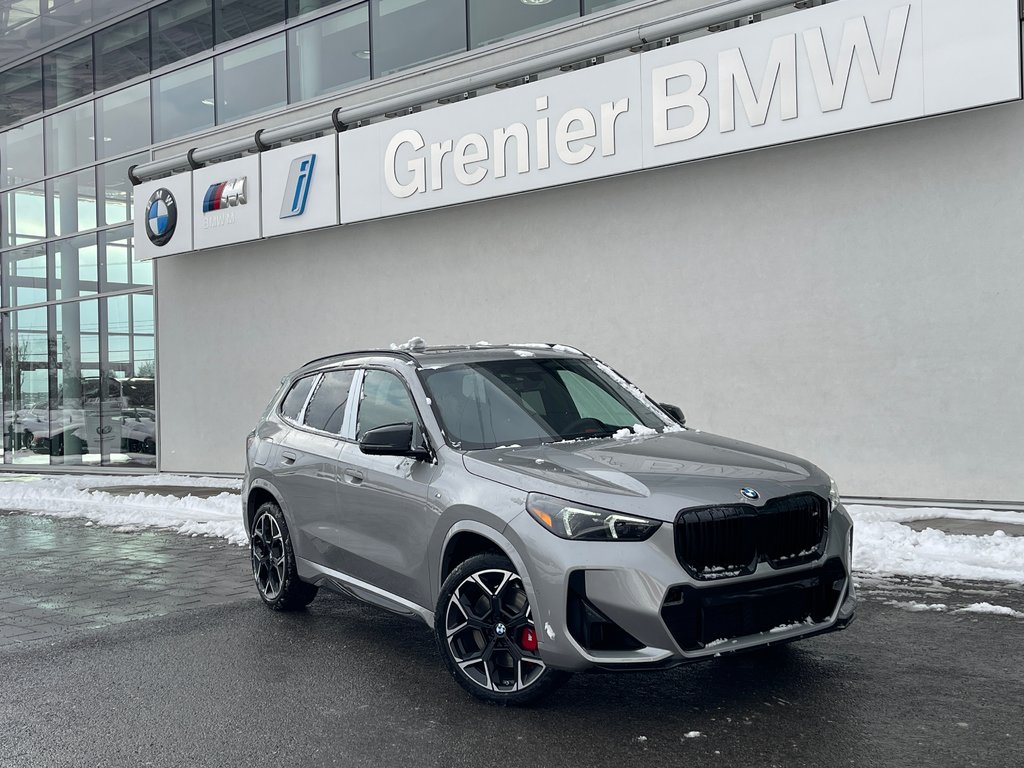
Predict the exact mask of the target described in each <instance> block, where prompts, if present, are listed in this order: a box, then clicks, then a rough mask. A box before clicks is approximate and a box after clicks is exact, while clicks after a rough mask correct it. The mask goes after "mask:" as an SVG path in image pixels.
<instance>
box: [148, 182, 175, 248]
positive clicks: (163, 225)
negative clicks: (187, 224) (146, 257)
mask: <svg viewBox="0 0 1024 768" xmlns="http://www.w3.org/2000/svg"><path fill="white" fill-rule="evenodd" d="M177 225H178V204H177V203H176V202H175V201H174V195H172V194H171V192H170V190H168V189H164V188H163V187H161V188H160V189H158V190H156V191H155V192H154V193H153V194H152V195H151V196H150V198H149V202H148V203H146V235H147V236H148V237H149V241H150V242H151V243H153V245H156V246H162V245H166V244H167V243H168V241H170V239H171V238H172V237H174V229H175V227H176V226H177Z"/></svg>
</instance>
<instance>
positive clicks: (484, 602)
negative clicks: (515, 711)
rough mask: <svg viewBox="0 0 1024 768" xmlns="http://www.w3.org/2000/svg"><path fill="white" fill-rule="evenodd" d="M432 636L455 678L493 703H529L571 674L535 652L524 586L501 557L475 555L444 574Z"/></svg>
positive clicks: (464, 686) (528, 605)
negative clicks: (547, 664) (558, 668)
mask: <svg viewBox="0 0 1024 768" xmlns="http://www.w3.org/2000/svg"><path fill="white" fill-rule="evenodd" d="M434 635H435V637H436V638H437V645H438V648H439V650H440V652H441V658H443V659H444V663H445V666H446V667H448V671H449V672H451V674H452V677H454V678H455V680H456V682H458V684H459V685H461V686H462V687H463V688H465V689H466V690H467V691H469V692H470V693H471V694H473V695H474V696H476V697H477V698H479V699H482V700H484V701H486V702H489V703H491V704H502V705H509V704H513V705H514V704H528V703H530V702H532V701H536V700H537V699H539V698H541V697H543V696H546V695H547V694H549V693H551V692H552V691H553V690H554V689H555V688H557V687H558V686H560V685H561V684H562V683H564V682H565V681H566V680H567V679H568V678H569V673H568V672H563V671H561V670H556V669H551V668H549V667H547V666H546V665H545V664H544V661H543V660H542V659H541V657H540V653H539V652H538V651H537V650H536V630H535V627H534V624H533V618H532V613H531V608H530V602H529V598H528V596H527V594H526V589H525V588H524V586H523V582H522V579H520V578H519V574H517V573H516V571H515V568H514V566H513V565H512V563H511V562H509V560H508V558H506V557H505V556H503V555H499V554H494V553H487V554H481V555H474V556H473V557H471V558H469V559H468V560H466V561H465V562H463V563H460V564H459V565H458V566H457V567H456V568H455V570H453V571H452V572H451V573H450V574H449V575H448V578H446V579H445V580H444V584H443V585H442V587H441V594H440V595H439V596H438V599H437V609H436V610H435V612H434ZM531 638H532V639H531ZM531 646H532V648H531Z"/></svg>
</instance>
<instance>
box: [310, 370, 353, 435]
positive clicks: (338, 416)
mask: <svg viewBox="0 0 1024 768" xmlns="http://www.w3.org/2000/svg"><path fill="white" fill-rule="evenodd" d="M354 376H355V371H354V370H348V371H328V372H327V373H325V374H324V376H323V379H321V380H320V384H319V385H318V386H317V388H316V392H314V393H313V397H312V398H311V399H310V401H309V405H308V406H307V407H306V416H305V422H304V423H305V425H306V426H307V427H311V428H312V429H319V430H321V431H323V432H330V433H331V434H334V435H337V434H340V433H341V428H342V425H343V424H344V421H345V406H346V405H347V404H348V392H349V389H351V387H352V379H353V377H354Z"/></svg>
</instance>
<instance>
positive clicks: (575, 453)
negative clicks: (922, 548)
mask: <svg viewBox="0 0 1024 768" xmlns="http://www.w3.org/2000/svg"><path fill="white" fill-rule="evenodd" d="M463 461H464V463H465V466H466V469H467V470H468V471H469V472H471V473H472V474H474V475H477V476H478V477H483V478H487V479H489V480H493V481H495V482H498V483H502V484H504V485H509V486H512V487H513V488H518V489H519V490H522V491H526V492H538V493H545V494H549V495H551V496H557V497H559V498H564V499H567V500H569V501H575V502H577V503H580V504H592V505H594V506H599V507H604V508H609V509H619V510H623V511H632V512H635V513H637V514H643V515H646V516H647V517H650V518H652V519H655V520H663V521H669V522H670V521H673V520H675V518H676V515H677V514H678V512H679V510H680V509H683V508H685V507H694V506H703V505H707V504H732V503H738V502H740V503H745V504H753V505H754V506H760V505H762V504H763V503H764V502H765V501H767V500H768V499H772V498H775V497H778V496H786V495H789V494H792V493H799V492H801V491H812V492H814V493H817V494H818V495H820V496H822V497H823V498H826V499H827V498H828V489H829V480H828V476H827V475H826V474H825V473H824V472H822V471H821V470H820V469H818V468H817V467H815V466H814V465H813V464H811V463H810V462H807V461H804V460H803V459H798V458H796V457H795V456H789V455H787V454H784V453H779V452H777V451H772V450H769V449H767V448H761V447H758V446H756V445H751V444H749V443H743V442H740V441H738V440H730V439H728V438H724V437H719V436H716V435H711V434H708V433H706V432H697V431H694V430H686V431H680V432H667V433H665V434H656V435H644V436H635V437H631V438H628V439H625V440H616V439H604V440H576V441H571V442H564V443H551V444H547V445H539V446H536V447H530V448H516V447H512V448H495V449H492V450H486V451H472V452H471V453H467V454H465V455H464V457H463ZM741 488H753V489H754V490H756V491H757V492H758V494H759V495H760V500H758V501H755V502H751V501H750V500H749V499H746V498H744V497H743V496H742V495H741V494H740V489H741Z"/></svg>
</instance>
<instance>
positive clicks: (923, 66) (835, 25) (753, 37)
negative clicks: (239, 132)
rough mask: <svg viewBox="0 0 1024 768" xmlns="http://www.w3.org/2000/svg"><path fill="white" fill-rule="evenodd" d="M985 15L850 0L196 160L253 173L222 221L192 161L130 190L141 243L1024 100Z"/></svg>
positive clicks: (1003, 36)
mask: <svg viewBox="0 0 1024 768" xmlns="http://www.w3.org/2000/svg"><path fill="white" fill-rule="evenodd" d="M978 14H979V9H978V7H977V4H973V3H966V2H938V0H842V2H836V3H829V4H827V5H823V6H818V7H815V8H810V9H806V10H801V11H797V12H793V13H789V14H785V15H783V16H778V17H775V18H772V19H769V20H766V21H762V22H759V23H757V24H751V25H748V26H745V27H740V28H737V29H734V30H729V31H725V32H721V33H717V34H714V35H706V36H704V37H700V38H696V39H694V40H689V41H686V42H683V43H678V44H676V45H671V46H667V47H665V48H661V49H658V50H654V51H650V52H646V53H641V54H638V55H634V56H629V57H626V58H624V59H620V60H617V61H613V62H609V63H605V64H601V65H599V66H595V67H590V68H587V69H583V70H580V71H578V72H572V73H567V74H563V75H559V76H556V77H552V78H549V79H545V80H541V81H539V82H535V83H531V84H528V85H522V86H519V87H517V88H513V89H508V90H505V91H500V92H497V93H494V94H490V95H487V96H482V97H479V98H476V99H469V100H467V101H462V102H459V103H457V104H452V105H448V106H445V107H442V108H437V109H432V110H427V111H425V112H422V113H416V114H413V115H409V116H407V117H401V118H395V119H392V120H385V121H382V122H379V123H373V124H371V125H368V126H365V127H362V128H356V129H352V130H348V131H345V132H344V133H341V134H338V135H337V137H333V136H327V137H324V138H321V139H315V140H313V141H309V142H301V143H297V144H290V145H288V146H286V147H284V148H282V149H278V150H273V151H268V152H264V153H262V154H261V155H253V156H250V157H246V158H242V159H240V160H234V161H229V162H226V163H220V164H217V165H214V166H210V167H208V168H202V169H200V170H197V171H194V172H193V173H192V176H193V177H194V179H195V181H194V185H193V186H194V189H195V190H197V191H196V197H197V200H198V201H199V202H202V200H203V199H204V194H205V193H206V192H207V190H208V189H209V188H210V185H212V184H215V183H220V182H225V181H227V180H231V179H239V178H241V177H242V176H246V177H247V178H248V179H249V185H250V186H249V187H248V189H247V190H246V193H245V195H246V197H247V202H246V204H245V205H244V206H241V205H239V206H235V207H234V208H231V207H230V204H229V207H228V211H229V212H233V213H234V221H228V220H227V219H225V220H224V221H223V222H219V220H218V222H217V224H216V225H214V223H213V222H212V221H211V220H208V219H207V218H206V217H209V216H210V215H211V212H209V211H206V212H204V211H201V210H194V209H193V207H192V203H191V201H189V202H188V205H187V206H186V205H185V203H183V201H182V199H181V197H180V196H179V194H178V191H177V190H176V189H174V188H173V187H172V186H171V183H172V182H176V181H177V179H178V178H179V177H171V178H170V179H161V180H157V181H153V182H149V183H147V184H143V185H140V186H139V187H137V188H136V190H135V201H136V203H135V205H136V239H135V242H136V246H137V253H138V255H139V257H140V258H149V257H153V256H159V255H163V254H164V253H170V252H175V253H176V252H180V251H179V250H177V248H178V244H179V243H180V242H181V241H183V240H181V241H180V240H179V238H181V232H180V231H181V230H182V219H191V220H192V221H194V229H195V248H197V249H198V248H204V247H211V246H213V245H224V244H228V243H231V242H241V241H243V240H249V239H253V238H256V237H261V236H264V237H265V236H269V235H276V234H285V233H287V232H297V231H302V230H306V229H313V228H316V227H322V226H330V225H332V224H338V223H342V224H344V223H352V222H357V221H364V220H368V219H373V218H378V217H382V216H392V215H397V214H402V213H411V212H414V211H419V210H425V209H429V208H436V207H441V206H446V205H455V204H459V203H464V202H469V201H473V200H481V199H486V198H491V197H497V196H501V195H508V194H514V193H518V192H525V191H529V190H534V189H540V188H545V187H552V186H558V185H562V184H568V183H573V182H578V181H584V180H587V179H594V178H599V177H602V176H609V175H614V174H620V173H627V172H631V171H637V170H641V169H646V168H655V167H659V166H663V165H670V164H674V163H681V162H687V161H691V160H697V159H702V158H709V157H714V156H717V155H723V154H728V153H734V152H741V151H745V150H750V149H756V148H759V147H766V146H771V145H776V144H783V143H787V142H793V141H800V140H804V139H810V138H817V137H822V136H827V135H830V134H836V133H843V132H847V131H852V130H858V129H862V128H868V127H874V126H880V125H886V124H890V123H895V122H899V121H905V120H911V119H915V118H920V117H926V116H932V115H939V114H943V113H946V112H954V111H958V110H963V109H969V108H972V107H977V106H983V105H988V104H996V103H999V102H1003V101H1009V100H1013V99H1019V98H1020V97H1021V93H1020V88H1021V86H1020V80H1021V61H1020V39H1019V38H1020V23H1019V18H1018V3H1017V0H986V3H985V10H984V16H985V21H984V23H978ZM244 163H247V164H248V165H247V166H246V167H247V169H248V170H246V171H245V172H244V173H243V172H241V171H238V170H236V169H235V166H234V165H233V164H244ZM229 166H231V167H229ZM237 167H241V166H237ZM186 176H187V174H186ZM160 188H166V189H168V190H171V191H172V193H173V195H174V197H175V198H176V199H177V201H178V217H179V220H178V227H177V230H178V233H177V234H174V235H173V236H172V238H171V239H170V241H168V242H167V243H165V244H164V245H162V246H161V245H157V244H156V241H155V240H153V239H152V238H151V237H149V235H148V231H149V230H148V229H146V227H147V226H148V227H149V228H150V229H152V227H154V226H157V227H159V226H161V220H160V219H159V216H158V217H157V219H156V220H154V223H153V224H148V225H147V223H146V222H148V221H149V216H150V213H151V210H150V209H151V206H152V202H153V201H152V200H151V198H152V197H153V195H154V194H156V192H157V190H158V189H160ZM264 198H265V204H264V202H263V199H264ZM218 199H219V198H218ZM186 211H189V212H190V215H189V214H186V213H185V212H186ZM243 211H248V212H251V213H252V219H251V222H250V224H247V225H245V226H243V225H242V222H241V220H240V219H239V218H238V217H239V216H240V215H241V213H242V212H243ZM247 215H248V214H247ZM190 223H191V222H190ZM186 228H188V227H186ZM188 229H190V231H191V228H188ZM211 232H215V233H216V236H210V233H211ZM140 236H141V237H140Z"/></svg>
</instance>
